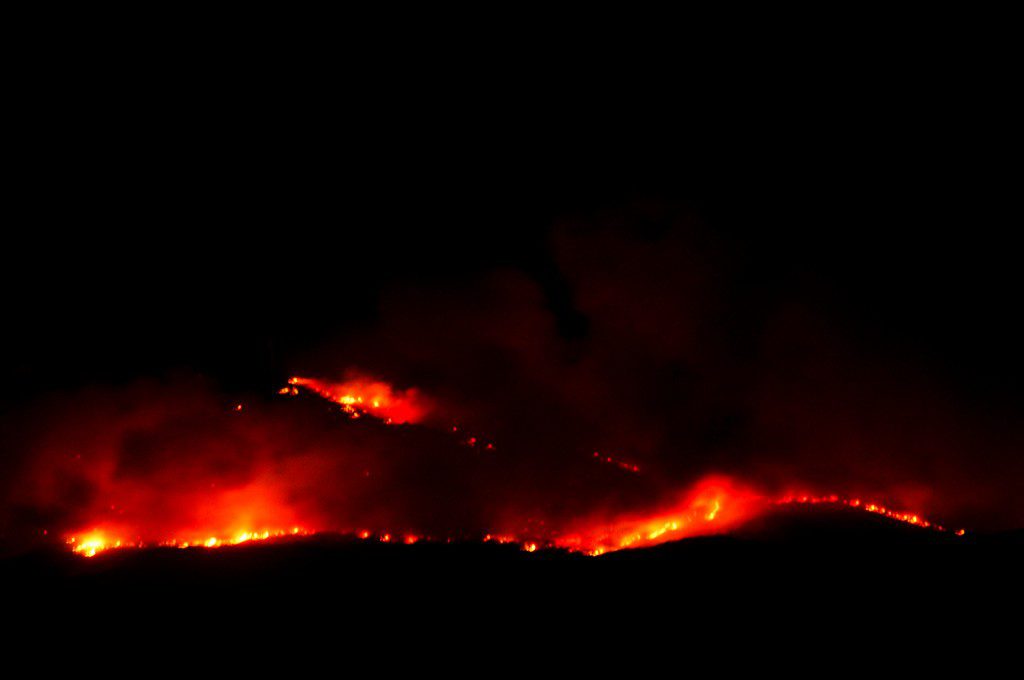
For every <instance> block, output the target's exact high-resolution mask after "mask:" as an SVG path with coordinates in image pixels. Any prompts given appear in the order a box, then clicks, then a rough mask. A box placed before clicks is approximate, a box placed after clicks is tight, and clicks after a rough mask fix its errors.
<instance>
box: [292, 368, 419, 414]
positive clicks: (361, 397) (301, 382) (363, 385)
mask: <svg viewBox="0 0 1024 680" xmlns="http://www.w3.org/2000/svg"><path fill="white" fill-rule="evenodd" d="M299 388H304V389H307V390H309V391H310V392H313V393H314V394H317V395H319V396H321V397H323V398H324V399H327V400H328V401H333V402H334V403H336V404H338V405H340V406H341V409H342V410H343V411H344V412H345V413H347V414H349V416H351V417H352V418H359V417H361V416H364V415H370V416H373V417H375V418H379V419H380V420H381V421H383V422H385V423H387V424H389V425H402V424H414V423H420V422H422V421H423V419H424V418H425V417H426V415H427V414H428V413H429V411H430V405H429V403H428V402H427V400H426V398H425V397H424V396H423V395H422V394H420V392H419V390H417V389H415V388H409V389H406V390H398V389H395V388H393V387H392V386H391V385H389V384H388V383H386V382H381V381H379V380H372V379H368V378H356V379H352V380H347V381H345V382H340V383H335V382H328V381H324V380H318V379H316V378H303V377H299V376H295V377H292V378H290V379H289V380H288V385H287V386H285V387H283V388H281V390H280V394H286V395H292V396H294V395H296V394H298V389H299Z"/></svg>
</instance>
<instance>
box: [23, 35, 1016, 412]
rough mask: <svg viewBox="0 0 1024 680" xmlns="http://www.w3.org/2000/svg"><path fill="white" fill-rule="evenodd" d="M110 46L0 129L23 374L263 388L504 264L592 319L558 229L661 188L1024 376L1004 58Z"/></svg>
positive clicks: (753, 250) (819, 286)
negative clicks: (307, 53)
mask: <svg viewBox="0 0 1024 680" xmlns="http://www.w3.org/2000/svg"><path fill="white" fill-rule="evenodd" d="M111 59H112V61H107V60H100V61H99V62H97V63H95V64H91V65H90V64H88V63H87V64H84V65H83V64H82V63H77V62H75V61H72V60H56V61H54V62H53V63H50V64H48V66H47V68H45V69H42V70H40V71H39V72H37V73H35V77H34V78H33V77H31V76H28V77H27V79H28V80H30V81H31V82H30V83H29V92H28V94H27V95H26V96H25V97H24V98H22V99H21V100H20V101H19V102H18V105H17V108H18V113H19V114H20V115H19V116H18V118H17V120H18V121H20V122H19V123H17V124H12V125H11V126H9V128H8V130H9V133H10V135H11V137H12V141H13V142H14V144H15V146H16V148H18V149H19V150H20V151H21V153H19V154H17V155H16V156H15V159H16V160H15V163H16V168H15V169H16V172H15V173H14V176H13V177H12V178H11V179H10V180H9V184H8V188H9V190H10V193H11V195H12V198H13V203H12V207H13V210H11V212H10V213H9V219H8V225H7V228H6V230H5V232H6V233H5V236H4V239H5V247H4V249H3V252H4V268H3V271H4V274H3V276H4V289H5V290H6V291H7V295H6V299H5V303H6V304H5V305H4V307H5V315H6V317H7V323H6V324H5V325H6V326H7V332H6V333H5V340H4V344H5V345H6V346H7V347H8V351H7V352H6V353H5V354H6V356H7V358H8V359H7V361H6V362H5V365H4V369H3V370H4V381H5V383H7V384H9V385H12V386H15V387H17V388H18V389H26V388H28V389H31V388H33V386H50V385H63V384H76V383H78V382H80V381H91V380H94V379H95V380H120V379H124V378H127V377H132V376H135V375H137V374H139V373H151V372H159V371H163V370H166V369H168V368H174V367H179V366H180V367H192V368H196V369H198V370H201V371H203V372H205V373H209V374H212V375H214V376H216V377H217V378H220V379H223V380H225V381H227V382H228V383H229V384H232V385H234V384H238V385H259V384H262V383H263V382H265V381H267V380H270V381H274V380H276V379H277V378H278V375H277V373H278V371H280V370H281V368H282V362H285V358H286V357H287V356H288V355H289V354H290V353H291V352H293V351H296V350H301V349H302V348H303V347H305V346H307V345H309V344H310V343H315V342H316V341H317V340H318V339H320V338H321V337H323V336H324V334H326V333H330V332H332V331H334V330H337V329H339V328H344V327H346V326H348V325H350V324H355V323H359V322H361V321H363V320H365V319H367V318H370V317H372V316H373V314H374V313H375V309H376V296H377V294H378V293H379V291H380V290H381V289H382V288H385V287H387V286H388V285H390V284H392V283H395V282H402V283H404V284H408V285H413V286H415V285H418V284H425V283H428V282H433V281H460V280H467V277H472V276H473V275H474V274H476V273H479V272H481V271H487V270H489V269H493V268H496V267H499V266H513V267H518V268H521V269H524V270H525V271H527V272H528V273H529V274H530V275H531V276H533V277H536V278H537V279H538V280H539V281H540V282H541V284H542V285H543V286H544V289H545V291H546V293H547V295H548V296H549V302H550V304H551V306H552V307H553V308H554V309H555V310H556V311H557V313H558V314H559V315H560V316H561V317H564V320H565V330H566V332H568V333H573V332H582V330H581V327H580V326H579V323H578V322H579V321H580V320H579V319H578V318H576V316H575V314H574V311H573V309H572V302H571V291H569V290H568V289H567V288H566V284H565V282H564V280H563V279H562V277H561V276H560V274H559V272H558V270H557V267H556V266H555V264H554V262H553V261H552V258H551V254H550V249H549V243H548V234H549V232H550V230H551V228H552V227H553V226H555V225H558V224H562V223H565V222H571V221H580V220H582V221H586V220H591V221H594V220H597V219H599V218H600V215H602V214H605V213H607V212H608V211H615V210H618V211H620V212H621V211H629V210H633V211H634V213H636V212H638V210H637V209H636V206H638V205H649V204H656V205H660V206H665V207H667V208H668V209H671V210H672V211H674V212H676V213H685V214H688V215H691V216H692V217H693V218H694V219H696V220H699V221H700V222H701V223H702V224H704V225H706V226H707V227H708V229H709V230H710V231H711V232H712V233H714V235H715V238H718V239H721V240H722V241H724V242H727V243H728V244H729V247H730V248H731V249H732V252H734V253H735V254H736V255H735V256H736V258H738V259H737V262H739V263H741V269H742V272H743V276H744V277H746V279H745V280H744V281H743V282H742V284H741V285H746V286H749V287H750V288H751V289H752V290H753V289H757V290H763V291H764V294H765V296H766V297H769V296H782V297H786V296H792V297H794V298H800V299H801V300H809V301H811V302H813V303H814V304H815V305H817V306H819V307H820V308H821V310H822V311H823V312H824V313H826V314H828V315H829V316H830V317H832V318H833V319H834V320H835V322H836V323H839V324H841V325H843V326H844V328H845V331H847V332H849V333H851V334H853V335H855V336H856V339H857V340H858V341H864V342H867V343H875V342H877V343H882V344H885V345H889V346H891V347H894V348H895V349H896V350H897V351H901V352H908V353H912V354H914V355H916V356H919V357H922V358H924V359H926V360H927V361H928V362H929V365H930V366H932V367H933V368H934V369H935V370H937V371H940V372H942V373H944V374H948V375H949V376H950V377H952V378H955V379H957V380H962V381H964V384H965V386H966V387H969V388H970V389H975V388H976V389H979V390H981V391H982V392H983V393H988V392H1007V393H1009V396H1012V397H1014V398H1018V397H1019V396H1020V395H1019V385H1020V378H1021V377H1022V374H1024V364H1022V361H1021V359H1020V356H1019V352H1018V351H1017V348H1018V347H1019V346H1020V344H1021V343H1020V340H1021V339H1022V338H1021V334H1020V332H1019V330H1018V329H1017V328H1016V327H1017V323H1016V319H1015V317H1016V316H1017V314H1016V307H1017V305H1018V298H1019V293H1020V291H1021V274H1020V271H1019V269H1018V266H1017V260H1018V256H1017V253H1018V251H1017V240H1016V232H1017V225H1019V219H1020V209H1019V202H1018V200H1017V192H1018V188H1017V186H1018V185H1019V182H1018V181H1017V179H1019V178H1018V177H1017V173H1016V171H1014V170H1013V161H1012V159H1013V158H1015V156H1016V155H1017V154H1016V151H1019V134H1018V133H1017V132H1016V131H1015V130H1014V129H1012V126H1011V121H1012V119H1013V118H1014V117H1015V116H1014V115H1013V110H1012V109H1010V108H1009V104H1008V99H1009V98H1008V96H1007V95H1006V93H1005V84H1004V83H1003V82H1002V80H1001V79H1000V77H999V76H998V74H992V73H985V72H979V71H978V70H976V69H969V68H961V69H960V70H959V71H952V70H950V69H948V68H947V67H946V66H945V65H944V64H942V63H935V64H934V65H933V66H934V68H933V69H926V68H923V67H921V68H918V69H917V70H915V71H914V72H913V74H912V76H913V77H911V74H907V73H905V72H904V71H903V70H901V69H899V68H895V67H894V66H893V64H891V63H887V62H885V61H878V62H877V63H867V64H862V65H861V68H860V69H856V68H850V67H843V68H840V67H839V66H838V65H836V64H819V65H817V66H808V65H806V64H805V65H804V70H802V71H799V72H796V73H788V74H786V77H780V76H772V75H771V74H770V73H761V74H758V73H754V72H752V71H751V69H750V68H742V66H743V64H742V63H740V64H739V66H738V67H737V68H736V69H735V70H734V69H732V68H729V67H725V68H723V69H722V71H721V72H720V73H719V72H711V73H704V74H703V77H702V82H708V81H710V82H709V85H710V87H709V88H708V89H701V90H697V89H696V88H694V89H693V91H692V92H690V91H689V90H688V88H687V86H686V84H687V83H690V82H691V80H689V79H688V78H687V77H686V76H685V74H684V73H683V72H682V71H678V72H675V71H672V70H668V71H666V72H662V71H658V72H644V71H638V72H633V73H630V72H626V73H621V72H620V73H617V74H615V75H614V76H610V77H609V78H608V79H607V80H603V79H601V78H597V77H596V75H599V74H591V79H585V78H583V77H580V78H577V79H574V80H572V81H571V82H569V83H565V84H564V86H563V83H562V82H561V80H560V78H559V77H558V76H550V77H549V78H548V79H547V80H543V81H541V80H537V81H534V82H524V79H523V78H519V79H510V80H505V79H502V78H501V77H500V75H502V74H495V73H491V72H488V71H480V72H476V71H473V70H467V71H466V72H465V73H463V74H459V73H451V72H447V73H445V77H440V76H437V77H435V75H432V72H430V70H429V69H426V68H425V67H423V68H424V69H425V70H426V71H427V72H425V73H420V72H417V71H416V70H414V69H400V68H397V67H396V66H395V65H394V64H391V65H389V67H384V66H382V67H381V71H380V72H379V73H378V74H376V75H374V72H367V71H366V70H360V69H355V68H353V69H351V70H350V71H347V72H346V76H345V77H341V76H340V75H339V77H338V78H337V80H336V81H335V82H333V83H332V82H328V81H325V80H324V79H323V77H324V75H325V74H323V73H322V72H321V71H319V70H316V71H307V72H304V73H298V74H296V73H293V72H288V73H274V72H266V71H263V70H262V68H261V67H260V66H259V65H254V68H253V69H252V71H248V72H247V71H246V69H241V68H240V69H238V70H235V71H232V72H231V74H230V77H229V75H228V74H222V73H219V72H218V71H216V70H213V69H211V68H208V67H207V66H206V65H205V64H203V63H200V62H198V61H196V62H192V61H189V62H186V63H170V64H167V63H162V62H161V61H160V60H155V61H154V62H153V63H132V62H131V60H129V59H126V58H125V55H119V56H118V57H117V58H116V59H114V58H113V57H112V58H111ZM720 66H721V64H720ZM748 66H749V65H748ZM904 66H907V67H908V68H909V66H908V65H906V64H904ZM766 70H767V71H770V70H771V69H766ZM460 75H461V76H463V77H460ZM485 75H487V76H489V77H487V78H485V77H484V76H485ZM504 75H507V76H509V78H511V75H512V74H509V73H507V72H505V73H504ZM716 76H717V77H716ZM741 76H742V80H741V79H740V77H741ZM759 76H761V77H759ZM595 80H596V82H594V81H595ZM588 85H589V86H590V87H588ZM635 221H636V222H641V221H642V219H641V218H637V219H636V220H635ZM649 222H650V220H649ZM629 228H631V229H634V230H636V231H637V232H638V233H642V232H643V231H644V230H645V229H648V230H650V229H655V230H656V229H658V228H659V226H658V225H657V224H654V223H653V222H652V223H649V224H642V223H636V224H632V225H630V226H629Z"/></svg>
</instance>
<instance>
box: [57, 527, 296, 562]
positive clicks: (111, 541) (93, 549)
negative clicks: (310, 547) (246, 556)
mask: <svg viewBox="0 0 1024 680" xmlns="http://www.w3.org/2000/svg"><path fill="white" fill-rule="evenodd" d="M314 533H316V532H313V531H309V530H307V529H303V528H301V527H292V528H291V529H274V530H270V529H264V530H262V531H242V532H239V533H237V534H234V535H232V536H207V537H206V538H202V537H201V536H198V537H195V538H191V539H180V538H169V539H166V540H162V541H157V542H155V543H146V542H145V541H143V540H142V539H141V538H135V539H128V538H119V537H118V536H119V534H118V532H117V530H102V529H94V530H93V531H91V532H88V533H86V534H81V535H72V536H69V537H68V538H67V541H66V542H67V544H68V545H69V546H71V549H72V550H73V551H74V552H76V553H78V554H79V555H82V556H84V557H94V556H96V555H97V554H99V553H101V552H105V551H107V550H115V549H118V548H146V547H153V546H155V547H162V548H182V549H185V548H221V547H223V546H228V545H241V544H242V543H248V542H250V541H266V540H269V539H275V538H284V537H287V536H311V535H313V534H314Z"/></svg>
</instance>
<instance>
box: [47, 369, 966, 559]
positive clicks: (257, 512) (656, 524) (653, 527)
mask: <svg viewBox="0 0 1024 680" xmlns="http://www.w3.org/2000/svg"><path fill="white" fill-rule="evenodd" d="M300 390H308V391H310V392H312V393H313V394H316V395H318V396H320V397H322V398H324V399H327V400H329V401H331V402H333V403H335V404H338V405H340V406H341V408H342V410H343V411H344V412H345V413H347V414H349V415H350V416H351V417H352V418H358V417H360V416H362V415H368V416H371V417H372V418H373V419H375V420H379V421H380V422H383V423H386V424H402V423H420V422H422V421H423V419H424V417H425V416H426V415H427V414H428V413H429V412H430V410H431V407H430V402H429V401H428V400H427V399H426V397H424V396H423V395H422V394H420V393H419V392H418V391H417V390H415V389H407V390H399V389H395V388H393V387H392V386H391V385H388V384H387V383H384V382H381V381H378V380H372V379H355V380H349V381H347V382H342V383H329V382H325V381H321V380H317V379H313V378H302V377H293V378H291V379H290V380H289V381H288V385H287V386H286V387H284V388H283V389H282V390H281V394H284V395H289V396H294V395H297V394H298V393H299V391H300ZM234 410H235V411H240V410H242V405H241V404H236V405H235V406H234ZM447 429H448V428H445V430H446V431H447ZM450 429H451V433H454V435H455V436H457V437H460V438H461V439H460V443H462V444H464V445H466V446H469V447H471V448H479V449H481V450H486V451H493V450H494V445H493V444H491V443H485V442H482V441H481V440H479V439H478V438H477V437H475V436H470V437H466V435H465V434H464V433H463V432H462V431H461V428H460V427H459V426H451V428H450ZM79 458H80V457H76V458H75V460H76V461H77V460H79ZM593 459H594V460H595V461H596V462H598V463H601V464H605V465H609V466H612V467H616V468H620V469H622V470H624V471H627V472H631V473H638V472H639V471H640V467H639V466H638V465H636V464H635V463H632V462H627V461H624V460H620V459H617V458H614V457H612V456H609V455H607V454H604V453H601V452H598V451H594V452H593ZM357 469H359V468H357ZM276 474H278V475H284V476H286V477H287V476H289V475H290V476H291V478H295V477H296V476H297V475H300V474H312V475H315V474H317V473H316V471H313V472H310V473H307V472H306V471H305V469H304V468H291V469H288V470H283V469H282V470H279V471H278V472H277V473H276ZM359 475H360V476H361V477H362V478H369V477H370V474H369V470H366V469H363V470H362V472H360V473H359ZM275 479H277V477H274V476H273V474H272V473H270V472H268V473H267V476H266V477H264V478H262V479H257V480H253V481H252V482H251V483H250V485H249V486H246V487H241V488H235V489H231V490H217V489H215V488H214V487H216V486H217V485H216V484H210V489H205V488H203V489H202V490H196V491H191V490H190V491H189V492H188V494H186V495H183V496H181V499H182V505H181V506H180V507H182V508H187V509H188V512H187V513H184V515H187V516H188V517H190V518H191V521H188V522H182V524H185V525H186V526H188V527H189V528H188V529H185V530H181V531H175V530H170V531H168V528H170V529H173V527H174V526H176V524H175V523H165V524H163V525H161V526H162V527H163V528H159V527H155V526H150V525H149V524H148V523H146V522H144V521H139V522H137V523H136V524H135V525H133V524H131V523H130V522H128V520H127V516H126V515H124V512H125V510H124V508H123V507H122V506H121V504H120V502H118V503H109V502H108V505H107V506H104V507H108V508H109V511H110V512H111V513H116V514H114V515H111V517H115V516H116V517H119V518H120V519H117V520H113V519H111V520H110V521H111V522H115V521H116V522H121V521H124V522H125V523H124V524H115V523H104V522H102V521H98V522H97V524H96V525H94V526H93V527H92V528H91V529H89V530H81V531H76V532H73V533H71V534H69V535H66V542H67V544H68V545H69V546H70V548H71V550H73V551H74V552H75V553H77V554H79V555H82V556H84V557H94V556H96V555H98V554H100V553H102V552H106V551H110V550H116V549H126V548H145V547H174V548H182V549H185V548H196V549H215V548H221V547H224V546H232V545H240V544H243V543H249V542H253V541H267V540H270V539H277V538H283V537H287V536H310V535H312V534H314V533H317V532H320V531H326V532H330V533H335V534H344V535H351V536H354V537H357V538H359V539H362V540H368V539H370V538H371V537H374V538H375V539H376V540H377V541H379V542H382V543H391V542H395V543H403V544H405V545H412V544H415V543H418V542H420V541H428V542H432V541H433V542H436V541H445V542H451V541H452V540H456V539H458V540H462V538H464V536H463V535H462V534H457V533H453V534H452V535H450V536H445V535H444V534H440V538H438V534H434V535H430V534H426V533H420V531H419V528H417V527H416V526H415V523H412V524H409V525H408V526H405V527H394V526H392V527H386V526H384V527H382V526H377V527H376V528H374V529H372V530H371V529H370V528H356V529H345V528H339V527H330V526H327V527H325V528H318V529H313V528H311V527H312V526H314V525H322V524H325V523H326V522H322V521H321V520H322V518H320V517H314V516H311V515H309V514H308V513H307V512H304V511H301V510H299V509H298V507H297V506H294V505H293V502H292V499H293V498H294V494H292V495H291V496H290V495H289V494H287V493H284V492H283V491H282V490H281V489H278V488H277V487H275V486H274V484H273V480H275ZM111 488H112V495H117V494H119V492H120V493H123V494H125V495H126V496H127V497H129V498H131V494H132V493H134V491H135V489H134V488H133V487H116V486H114V487H111ZM173 492H174V491H173V490H171V491H168V493H169V494H170V493H173ZM790 504H810V505H819V504H825V505H834V506H837V507H846V508H850V509H855V510H859V511H863V512H869V513H872V514H875V515H879V516H882V517H885V518H887V519H889V520H892V521H898V522H902V523H905V524H908V525H912V526H915V527H920V528H922V529H930V530H934V531H946V528H945V527H944V526H942V525H940V524H936V523H934V522H932V521H930V520H928V519H925V518H924V517H923V516H922V515H921V514H918V513H913V512H905V511H898V510H894V509H892V508H890V507H887V506H886V505H883V504H881V503H878V502H868V501H863V500H861V499H860V498H857V497H845V496H841V495H838V494H831V495H824V496H822V495H813V494H787V495H785V496H783V497H781V498H772V497H770V496H766V495H765V494H764V493H762V492H759V491H757V490H755V489H754V488H752V487H750V486H747V485H744V484H742V483H740V482H738V481H737V480H734V479H732V478H729V477H724V476H708V477H706V478H704V479H702V480H700V481H699V482H698V483H697V484H695V485H694V486H693V487H691V488H690V489H689V490H688V491H687V492H686V493H684V494H681V495H679V496H677V497H676V498H675V499H674V500H671V501H670V502H668V503H664V504H661V505H660V506H659V507H655V508H654V509H652V510H649V511H647V512H643V513H630V514H619V515H610V516H609V515H599V514H593V515H590V516H586V517H581V518H578V519H577V520H575V521H570V522H562V523H561V526H554V524H555V523H554V522H552V523H551V525H548V524H546V523H545V522H544V521H539V522H537V523H536V524H534V525H532V527H533V528H530V529H526V528H519V529H516V530H513V531H509V530H508V527H491V530H492V531H493V533H487V534H486V535H483V536H482V541H483V542H492V541H493V542H497V543H501V544H514V545H517V546H519V547H520V548H521V549H522V550H524V551H526V552H530V553H533V552H537V551H538V550H542V549H559V550H566V551H571V552H580V553H584V554H587V555H593V556H597V555H602V554H605V553H609V552H613V551H617V550H623V549H627V548H639V547H646V546H652V545H657V544H660V543H665V542H668V541H675V540H679V539H683V538H688V537H693V536H701V535H709V534H719V533H723V532H728V531H730V530H733V529H735V528H736V527H738V526H740V525H742V524H743V523H745V522H748V521H749V520H751V519H753V518H755V517H757V516H760V515H762V514H764V513H766V512H769V511H770V510H771V509H772V508H773V507H775V506H782V505H790ZM129 514H130V513H129ZM174 521H175V520H171V522H174ZM531 522H532V520H531ZM143 524H145V525H146V526H142V525H143ZM254 525H255V526H261V527H263V528H259V529H256V528H252V527H253V526H254ZM358 526H359V525H357V527H358ZM362 526H363V527H366V526H367V524H363V525H362ZM370 526H371V527H372V525H370ZM413 529H415V531H413ZM451 529H452V531H453V532H454V531H456V530H457V529H458V527H452V528H451ZM953 533H954V534H955V535H956V536H963V535H964V534H965V531H964V530H963V529H959V530H957V531H955V532H953Z"/></svg>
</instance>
